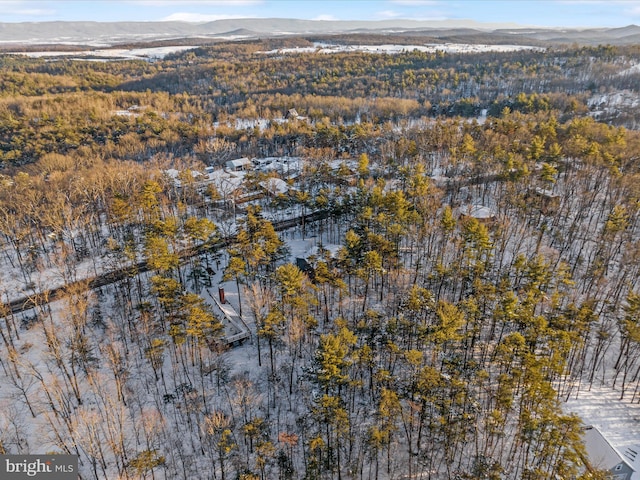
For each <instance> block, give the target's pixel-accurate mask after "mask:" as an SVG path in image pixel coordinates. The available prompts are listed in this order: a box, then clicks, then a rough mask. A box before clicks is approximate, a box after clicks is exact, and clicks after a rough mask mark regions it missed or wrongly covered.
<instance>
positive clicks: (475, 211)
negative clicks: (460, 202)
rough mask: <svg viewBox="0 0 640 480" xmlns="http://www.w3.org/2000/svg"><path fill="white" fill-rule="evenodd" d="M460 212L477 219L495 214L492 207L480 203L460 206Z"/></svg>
mask: <svg viewBox="0 0 640 480" xmlns="http://www.w3.org/2000/svg"><path fill="white" fill-rule="evenodd" d="M460 213H462V214H463V215H466V216H468V217H473V218H475V219H478V220H486V219H490V218H493V217H495V216H496V213H495V212H494V211H493V209H491V208H490V207H486V206H484V205H480V204H472V205H465V206H463V207H461V208H460Z"/></svg>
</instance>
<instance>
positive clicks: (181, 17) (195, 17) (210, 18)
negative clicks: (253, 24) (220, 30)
mask: <svg viewBox="0 0 640 480" xmlns="http://www.w3.org/2000/svg"><path fill="white" fill-rule="evenodd" d="M230 18H247V16H246V15H209V14H206V13H193V12H176V13H172V14H171V15H169V16H166V17H164V18H161V19H160V21H161V22H191V23H202V22H215V21H216V20H228V19H230Z"/></svg>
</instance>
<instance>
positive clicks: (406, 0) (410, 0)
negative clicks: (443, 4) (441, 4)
mask: <svg viewBox="0 0 640 480" xmlns="http://www.w3.org/2000/svg"><path fill="white" fill-rule="evenodd" d="M391 3H395V4H396V5H408V6H412V7H419V6H429V5H437V4H438V2H436V1H435V0H391Z"/></svg>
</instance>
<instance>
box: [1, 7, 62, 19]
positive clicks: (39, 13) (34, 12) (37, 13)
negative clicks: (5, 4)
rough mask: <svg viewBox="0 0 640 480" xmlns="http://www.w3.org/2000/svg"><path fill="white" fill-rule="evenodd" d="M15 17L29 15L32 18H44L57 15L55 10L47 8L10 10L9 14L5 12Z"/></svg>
mask: <svg viewBox="0 0 640 480" xmlns="http://www.w3.org/2000/svg"><path fill="white" fill-rule="evenodd" d="M5 13H9V14H13V15H28V16H32V17H44V16H47V15H53V14H54V13H56V11H55V10H49V9H46V8H24V9H17V10H10V11H9V12H5Z"/></svg>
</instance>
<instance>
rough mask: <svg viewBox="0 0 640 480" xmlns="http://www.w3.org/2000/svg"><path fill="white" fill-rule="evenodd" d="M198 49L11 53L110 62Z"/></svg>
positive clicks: (123, 49) (35, 56)
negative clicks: (96, 59)
mask: <svg viewBox="0 0 640 480" xmlns="http://www.w3.org/2000/svg"><path fill="white" fill-rule="evenodd" d="M194 48H198V47H197V46H195V45H184V46H178V45H176V46H172V47H150V48H110V49H97V50H77V51H73V52H54V51H40V52H10V54H11V55H25V56H27V57H31V58H45V57H46V58H48V57H72V58H73V59H74V60H75V59H77V60H90V59H92V58H95V57H98V58H103V59H109V60H141V59H142V60H149V59H162V58H164V57H166V56H167V55H169V54H171V53H178V52H184V51H186V50H193V49H194Z"/></svg>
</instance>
